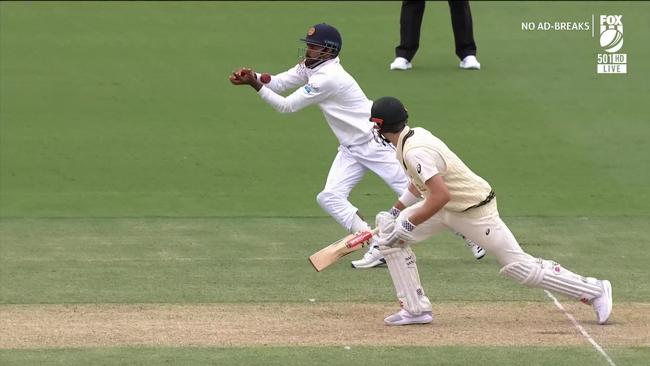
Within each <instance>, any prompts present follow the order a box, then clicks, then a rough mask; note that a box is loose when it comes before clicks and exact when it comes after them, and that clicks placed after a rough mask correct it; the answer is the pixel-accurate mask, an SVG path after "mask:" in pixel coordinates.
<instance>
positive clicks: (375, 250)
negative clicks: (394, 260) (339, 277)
mask: <svg viewBox="0 0 650 366" xmlns="http://www.w3.org/2000/svg"><path fill="white" fill-rule="evenodd" d="M350 263H351V264H352V268H358V269H362V268H374V267H377V266H381V265H383V264H386V260H385V259H384V256H383V255H382V254H381V251H380V250H379V245H377V244H374V245H372V246H370V249H368V251H367V252H366V254H364V255H363V258H361V259H359V260H356V261H352V262H350Z"/></svg>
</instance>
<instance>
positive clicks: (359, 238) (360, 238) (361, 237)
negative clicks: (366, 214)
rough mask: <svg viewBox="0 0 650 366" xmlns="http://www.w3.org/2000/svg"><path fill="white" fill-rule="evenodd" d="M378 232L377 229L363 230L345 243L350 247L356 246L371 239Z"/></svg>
mask: <svg viewBox="0 0 650 366" xmlns="http://www.w3.org/2000/svg"><path fill="white" fill-rule="evenodd" d="M376 232H377V229H374V230H372V231H362V232H360V233H358V234H357V235H355V236H354V238H352V239H350V240H348V241H347V243H345V246H346V247H348V248H354V247H356V246H357V245H360V244H363V243H365V242H367V241H369V240H370V239H371V238H372V236H373V235H375V233H376Z"/></svg>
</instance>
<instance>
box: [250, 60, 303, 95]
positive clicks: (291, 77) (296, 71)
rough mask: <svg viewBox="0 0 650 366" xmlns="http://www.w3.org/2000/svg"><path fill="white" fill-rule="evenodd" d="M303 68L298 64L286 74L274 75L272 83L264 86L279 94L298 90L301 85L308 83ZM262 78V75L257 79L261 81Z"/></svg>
mask: <svg viewBox="0 0 650 366" xmlns="http://www.w3.org/2000/svg"><path fill="white" fill-rule="evenodd" d="M301 67H304V66H301V65H300V64H298V65H296V66H294V67H292V68H291V69H289V70H287V71H285V72H282V73H279V74H277V75H272V76H271V82H269V83H268V84H265V85H264V86H265V87H267V88H269V89H271V90H273V91H274V92H276V93H278V94H279V93H282V92H285V91H287V90H289V89H293V88H297V87H299V86H300V85H304V84H305V83H306V82H307V80H308V77H307V74H306V73H304V72H301ZM260 76H261V74H259V75H257V78H258V79H259V77H260Z"/></svg>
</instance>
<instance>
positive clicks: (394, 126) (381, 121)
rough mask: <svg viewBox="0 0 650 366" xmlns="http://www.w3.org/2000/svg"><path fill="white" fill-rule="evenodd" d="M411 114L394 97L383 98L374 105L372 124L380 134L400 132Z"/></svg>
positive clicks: (371, 110) (371, 114) (371, 115)
mask: <svg viewBox="0 0 650 366" xmlns="http://www.w3.org/2000/svg"><path fill="white" fill-rule="evenodd" d="M408 118H409V114H408V112H407V111H406V108H404V105H403V104H402V102H400V101H399V99H397V98H393V97H382V98H379V99H377V100H375V101H374V103H372V108H371V109H370V122H373V123H374V124H375V128H377V130H378V132H379V133H384V132H399V131H401V130H403V129H404V126H406V123H407V120H408Z"/></svg>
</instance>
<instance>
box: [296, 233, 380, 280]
mask: <svg viewBox="0 0 650 366" xmlns="http://www.w3.org/2000/svg"><path fill="white" fill-rule="evenodd" d="M377 232H378V228H375V229H373V230H368V231H360V232H358V233H356V234H350V235H348V236H346V237H345V238H342V239H340V240H337V241H335V242H334V243H332V244H330V245H328V246H326V247H325V248H323V249H321V250H319V251H318V252H316V253H314V254H312V255H311V256H310V257H309V262H310V263H311V265H312V266H314V269H315V270H316V272H320V271H322V270H324V269H325V268H327V267H329V266H330V265H332V264H334V263H336V261H338V260H339V259H340V258H341V257H344V256H346V255H348V254H350V253H352V252H354V251H355V250H357V249H361V248H363V247H364V246H365V245H367V244H368V243H369V242H370V239H371V238H372V236H373V235H375V234H377Z"/></svg>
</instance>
